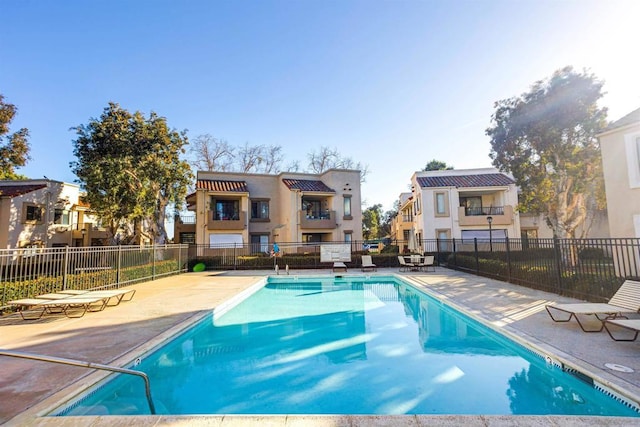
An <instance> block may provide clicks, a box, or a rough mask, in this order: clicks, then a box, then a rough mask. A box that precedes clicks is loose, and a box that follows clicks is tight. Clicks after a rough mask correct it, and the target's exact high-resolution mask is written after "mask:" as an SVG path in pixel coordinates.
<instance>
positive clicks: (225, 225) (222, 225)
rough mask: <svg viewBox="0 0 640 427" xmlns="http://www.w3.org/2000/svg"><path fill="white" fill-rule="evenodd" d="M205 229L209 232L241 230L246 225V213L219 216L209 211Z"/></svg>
mask: <svg viewBox="0 0 640 427" xmlns="http://www.w3.org/2000/svg"><path fill="white" fill-rule="evenodd" d="M208 218H209V220H208V221H207V228H208V229H209V230H243V229H244V227H245V224H246V223H247V212H245V211H242V212H238V213H237V214H236V215H231V216H219V215H217V214H216V212H215V211H209V215H208Z"/></svg>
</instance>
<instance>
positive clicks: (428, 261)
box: [418, 255, 436, 271]
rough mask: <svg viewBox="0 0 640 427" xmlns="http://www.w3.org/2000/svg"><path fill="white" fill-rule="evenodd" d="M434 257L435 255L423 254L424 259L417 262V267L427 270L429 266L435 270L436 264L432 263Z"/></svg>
mask: <svg viewBox="0 0 640 427" xmlns="http://www.w3.org/2000/svg"><path fill="white" fill-rule="evenodd" d="M435 259H436V257H435V256H434V255H427V256H425V257H424V261H422V262H420V263H419V264H418V268H420V270H422V271H429V268H431V271H436V266H435V264H434V263H435Z"/></svg>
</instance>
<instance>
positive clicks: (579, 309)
mask: <svg viewBox="0 0 640 427" xmlns="http://www.w3.org/2000/svg"><path fill="white" fill-rule="evenodd" d="M545 308H546V309H547V313H549V316H550V317H551V319H552V320H553V321H554V322H568V321H570V320H571V318H572V317H573V318H575V319H576V321H577V322H578V325H579V326H580V328H581V329H582V330H583V331H585V332H600V331H602V329H603V328H604V324H605V320H609V319H617V318H622V319H626V317H625V316H624V314H623V313H637V312H638V311H640V282H638V281H635V280H625V281H624V283H623V284H622V286H620V288H619V289H618V290H617V291H616V293H615V294H614V295H613V296H612V297H611V299H610V300H609V302H608V303H574V304H556V305H550V304H548V305H546V306H545ZM553 310H555V311H558V312H562V313H568V314H569V317H567V318H566V319H560V318H556V317H554V316H553V314H552V311H553ZM580 315H585V316H595V318H596V319H598V320H599V321H600V327H599V328H598V329H585V327H584V325H583V324H582V322H581V321H580V317H579V316H580ZM556 316H557V313H556Z"/></svg>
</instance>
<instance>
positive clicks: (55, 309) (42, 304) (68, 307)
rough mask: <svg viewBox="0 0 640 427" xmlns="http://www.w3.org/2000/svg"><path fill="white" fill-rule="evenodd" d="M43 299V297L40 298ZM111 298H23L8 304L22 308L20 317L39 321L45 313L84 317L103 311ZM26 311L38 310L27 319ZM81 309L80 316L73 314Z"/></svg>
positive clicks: (79, 296)
mask: <svg viewBox="0 0 640 427" xmlns="http://www.w3.org/2000/svg"><path fill="white" fill-rule="evenodd" d="M40 297H42V296H40ZM108 300H109V298H105V297H84V296H82V295H77V296H73V295H70V296H69V297H68V298H59V299H44V298H23V299H18V300H13V301H8V302H7V304H9V305H12V306H16V307H18V308H21V310H19V313H20V316H21V317H22V319H24V320H37V319H40V318H41V317H42V316H44V314H45V313H56V314H57V313H62V314H64V315H65V316H67V317H82V316H84V315H85V313H86V312H87V311H102V310H104V308H105V307H106V305H107V301H108ZM24 309H27V310H30V311H33V310H36V316H34V317H26V316H25V315H24ZM75 309H81V310H82V311H81V312H80V313H79V314H78V313H75V314H72V310H75Z"/></svg>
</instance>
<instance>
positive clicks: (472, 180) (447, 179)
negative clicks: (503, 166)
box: [418, 173, 515, 188]
mask: <svg viewBox="0 0 640 427" xmlns="http://www.w3.org/2000/svg"><path fill="white" fill-rule="evenodd" d="M418 184H420V187H422V188H425V187H457V188H460V187H501V186H504V185H510V184H515V181H514V180H512V179H511V178H509V177H508V176H506V175H504V174H501V173H485V174H480V175H458V176H423V177H418Z"/></svg>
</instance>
